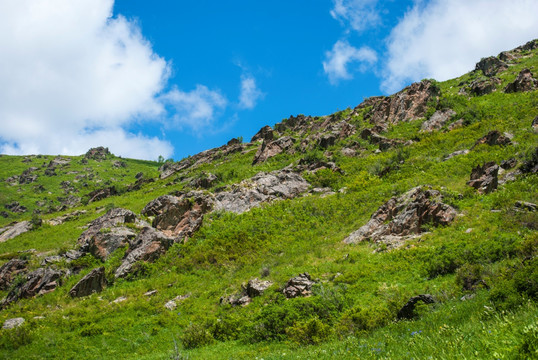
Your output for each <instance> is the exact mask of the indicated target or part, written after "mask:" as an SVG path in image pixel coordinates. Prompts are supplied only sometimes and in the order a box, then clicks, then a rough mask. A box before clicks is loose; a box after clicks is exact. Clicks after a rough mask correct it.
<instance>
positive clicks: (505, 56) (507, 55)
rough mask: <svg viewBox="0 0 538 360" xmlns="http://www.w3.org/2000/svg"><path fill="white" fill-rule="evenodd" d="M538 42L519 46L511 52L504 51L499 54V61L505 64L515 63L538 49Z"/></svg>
mask: <svg viewBox="0 0 538 360" xmlns="http://www.w3.org/2000/svg"><path fill="white" fill-rule="evenodd" d="M537 48H538V40H531V41H529V42H527V43H526V44H525V45H521V46H518V47H517V48H515V49H513V50H510V51H503V52H501V53H500V54H499V59H501V60H502V61H505V62H514V60H517V59H519V58H521V57H522V56H524V55H525V53H526V52H528V51H531V50H534V49H537Z"/></svg>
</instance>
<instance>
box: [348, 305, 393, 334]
mask: <svg viewBox="0 0 538 360" xmlns="http://www.w3.org/2000/svg"><path fill="white" fill-rule="evenodd" d="M390 318H391V314H390V311H389V310H388V309H387V308H386V307H384V306H379V307H373V308H361V307H359V306H355V307H353V308H351V309H349V310H347V311H346V312H344V314H343V315H342V317H341V318H340V322H339V324H338V332H339V333H340V334H341V335H345V334H350V333H351V334H356V333H359V332H362V331H370V330H373V329H375V328H378V327H380V326H383V325H385V324H386V323H387V322H388V321H389V319H390Z"/></svg>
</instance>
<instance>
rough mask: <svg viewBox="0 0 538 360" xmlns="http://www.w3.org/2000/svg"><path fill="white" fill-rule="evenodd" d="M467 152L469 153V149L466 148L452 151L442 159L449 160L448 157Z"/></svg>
mask: <svg viewBox="0 0 538 360" xmlns="http://www.w3.org/2000/svg"><path fill="white" fill-rule="evenodd" d="M468 153H470V151H469V150H468V149H464V150H458V151H454V152H453V153H450V154H448V155H447V156H445V158H444V159H443V161H447V160H450V159H452V158H453V157H454V156H459V155H467V154H468Z"/></svg>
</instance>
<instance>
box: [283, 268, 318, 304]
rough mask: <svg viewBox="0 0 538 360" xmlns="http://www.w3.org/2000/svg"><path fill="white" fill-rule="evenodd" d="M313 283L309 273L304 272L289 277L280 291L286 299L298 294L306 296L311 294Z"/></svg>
mask: <svg viewBox="0 0 538 360" xmlns="http://www.w3.org/2000/svg"><path fill="white" fill-rule="evenodd" d="M314 284H315V282H314V281H312V279H311V278H310V274H308V273H306V272H305V273H303V274H300V275H299V276H296V277H293V278H291V279H289V280H288V282H287V283H286V286H284V290H282V292H283V293H284V295H285V296H286V297H287V298H288V299H289V298H295V297H298V296H308V295H310V294H311V290H312V285H314Z"/></svg>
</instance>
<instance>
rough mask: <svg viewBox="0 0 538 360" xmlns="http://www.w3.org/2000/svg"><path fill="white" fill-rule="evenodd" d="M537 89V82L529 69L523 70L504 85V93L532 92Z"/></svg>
mask: <svg viewBox="0 0 538 360" xmlns="http://www.w3.org/2000/svg"><path fill="white" fill-rule="evenodd" d="M536 88H538V80H536V79H535V78H534V77H533V76H532V73H531V71H530V70H529V69H523V70H521V72H520V73H519V75H518V76H517V78H516V79H515V80H514V81H513V82H511V83H510V84H508V85H506V87H505V88H504V92H505V93H515V92H525V91H532V90H535V89H536Z"/></svg>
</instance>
